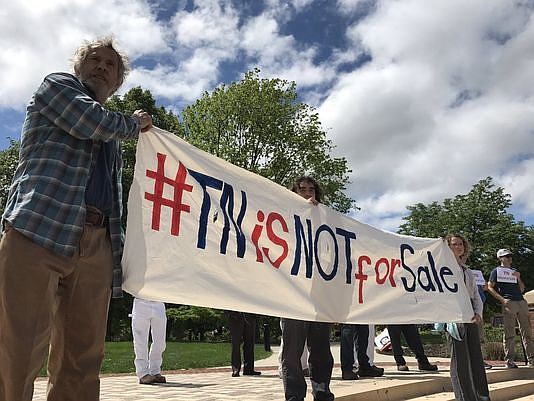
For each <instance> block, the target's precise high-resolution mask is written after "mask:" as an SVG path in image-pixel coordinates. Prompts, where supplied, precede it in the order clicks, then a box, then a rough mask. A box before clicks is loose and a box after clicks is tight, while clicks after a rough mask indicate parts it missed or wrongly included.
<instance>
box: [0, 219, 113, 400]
mask: <svg viewBox="0 0 534 401" xmlns="http://www.w3.org/2000/svg"><path fill="white" fill-rule="evenodd" d="M112 260H113V259H112V254H111V242H110V240H109V236H108V234H107V230H106V229H105V228H101V227H94V226H90V225H86V226H85V227H84V232H83V235H82V238H81V240H80V247H79V253H78V254H77V255H75V256H73V257H71V258H69V257H65V256H61V255H58V254H55V253H53V252H51V251H49V250H47V249H45V248H43V247H40V246H39V245H37V244H35V243H34V242H32V241H31V240H29V239H28V238H27V237H25V236H23V235H22V234H20V233H19V232H17V231H16V230H14V229H13V228H11V227H9V226H6V232H5V233H4V235H3V237H2V239H1V241H0V361H2V368H1V369H0V400H2V401H31V399H32V396H33V382H34V380H35V378H36V376H37V374H38V373H39V370H40V368H41V367H42V365H43V362H44V359H45V356H46V353H47V351H48V352H49V360H48V377H49V380H48V389H47V400H48V401H69V400H72V401H74V400H76V401H95V400H98V399H99V395H100V394H99V393H100V379H99V371H100V366H101V363H102V359H103V357H104V343H105V335H106V326H107V313H108V307H109V300H110V295H111V279H112V264H113V262H112ZM49 346H50V348H49Z"/></svg>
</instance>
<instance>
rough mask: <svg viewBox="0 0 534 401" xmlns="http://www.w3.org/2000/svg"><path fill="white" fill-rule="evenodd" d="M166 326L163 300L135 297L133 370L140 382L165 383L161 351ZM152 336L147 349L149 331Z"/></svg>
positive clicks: (162, 349)
mask: <svg viewBox="0 0 534 401" xmlns="http://www.w3.org/2000/svg"><path fill="white" fill-rule="evenodd" d="M166 330H167V315H166V314H165V304H164V303H163V302H157V301H148V300H145V299H141V298H134V302H133V308H132V334H133V343H134V352H135V361H134V363H135V374H136V375H137V377H138V378H139V384H154V383H165V382H166V381H167V380H166V379H165V376H162V375H161V363H162V362H163V351H165V346H166V344H165V338H166ZM149 332H150V334H151V336H152V344H151V346H150V352H149V350H148V333H149Z"/></svg>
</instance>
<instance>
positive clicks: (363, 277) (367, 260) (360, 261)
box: [354, 255, 371, 304]
mask: <svg viewBox="0 0 534 401" xmlns="http://www.w3.org/2000/svg"><path fill="white" fill-rule="evenodd" d="M364 262H365V263H367V265H370V264H371V258H370V257H369V256H367V255H362V256H360V257H359V258H358V273H356V274H355V275H354V278H355V279H356V280H357V281H358V303H359V304H363V282H364V281H365V280H367V277H368V276H367V274H363V263H364Z"/></svg>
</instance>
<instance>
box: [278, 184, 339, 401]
mask: <svg viewBox="0 0 534 401" xmlns="http://www.w3.org/2000/svg"><path fill="white" fill-rule="evenodd" d="M291 190H292V191H293V192H296V193H297V194H299V195H300V196H302V197H303V198H305V199H308V202H310V203H312V204H313V205H317V204H319V202H320V201H321V188H320V187H319V185H318V184H317V182H316V181H315V180H314V179H313V178H311V177H307V176H303V177H300V178H298V179H297V180H296V181H295V183H294V184H293V188H292V189H291ZM281 325H282V340H283V343H284V347H283V349H282V380H283V382H284V392H285V399H286V400H288V401H303V400H304V399H305V398H306V380H305V379H304V373H303V371H302V364H301V361H300V357H301V355H302V351H303V349H304V344H305V343H306V341H307V343H308V349H309V354H310V355H309V358H308V366H309V370H310V380H311V384H312V394H313V399H314V400H315V401H331V400H333V399H334V394H332V392H331V391H330V379H331V378H332V368H333V367H334V358H333V357H332V353H331V352H330V323H323V322H306V321H302V320H294V319H287V318H282V319H281Z"/></svg>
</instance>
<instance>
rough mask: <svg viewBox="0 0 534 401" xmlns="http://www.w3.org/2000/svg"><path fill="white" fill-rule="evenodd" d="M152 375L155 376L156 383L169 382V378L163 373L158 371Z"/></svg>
mask: <svg viewBox="0 0 534 401" xmlns="http://www.w3.org/2000/svg"><path fill="white" fill-rule="evenodd" d="M152 377H153V378H154V383H167V379H166V378H165V376H162V375H161V373H156V374H155V375H153V376H152Z"/></svg>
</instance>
